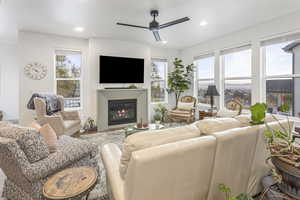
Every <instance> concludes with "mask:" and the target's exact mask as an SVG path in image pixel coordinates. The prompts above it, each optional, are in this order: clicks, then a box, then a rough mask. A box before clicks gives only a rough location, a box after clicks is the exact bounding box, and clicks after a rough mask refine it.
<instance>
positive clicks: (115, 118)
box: [108, 99, 137, 126]
mask: <svg viewBox="0 0 300 200" xmlns="http://www.w3.org/2000/svg"><path fill="white" fill-rule="evenodd" d="M136 122H137V99H122V100H108V125H109V126H111V125H120V124H129V123H136Z"/></svg>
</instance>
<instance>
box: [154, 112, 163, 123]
mask: <svg viewBox="0 0 300 200" xmlns="http://www.w3.org/2000/svg"><path fill="white" fill-rule="evenodd" d="M161 118H162V117H161V114H159V113H155V114H154V116H153V119H154V121H155V124H156V125H159V124H160V123H161Z"/></svg>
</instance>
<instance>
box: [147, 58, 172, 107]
mask: <svg viewBox="0 0 300 200" xmlns="http://www.w3.org/2000/svg"><path fill="white" fill-rule="evenodd" d="M151 66H152V68H151V102H152V103H166V102H167V101H168V95H167V90H166V88H167V69H168V61H167V60H163V59H152V61H151Z"/></svg>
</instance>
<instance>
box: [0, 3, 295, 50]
mask: <svg viewBox="0 0 300 200" xmlns="http://www.w3.org/2000/svg"><path fill="white" fill-rule="evenodd" d="M0 8H1V9H0V11H2V12H1V13H0V17H1V18H0V22H1V21H2V24H9V25H10V26H14V27H18V29H19V30H27V31H35V32H42V33H53V34H58V35H66V36H75V37H83V38H90V37H104V38H112V39H118V40H129V41H137V42H142V43H147V44H150V45H154V46H156V45H157V46H166V47H169V48H178V49H181V48H184V47H188V46H192V45H195V44H198V43H200V42H203V41H205V40H208V39H212V38H216V37H220V36H222V35H225V34H228V33H230V32H234V31H238V30H241V29H244V28H246V27H249V26H253V25H255V24H259V23H262V22H265V21H268V20H271V19H273V18H277V17H280V16H283V15H286V14H289V13H292V12H295V11H297V10H300V1H299V0H2V3H1V5H0ZM153 8H156V9H159V12H160V15H159V17H158V18H157V20H158V21H159V22H160V23H166V22H168V21H172V20H175V19H177V18H182V17H185V16H188V17H190V18H191V19H192V20H191V21H189V22H185V23H183V24H179V25H175V26H173V27H169V28H166V29H163V30H161V31H160V34H161V37H162V38H163V39H164V40H167V41H168V43H167V44H166V45H162V44H161V43H157V42H155V40H154V37H153V35H152V33H151V32H149V31H147V30H143V29H135V28H130V27H121V26H117V25H115V23H116V22H123V23H129V24H137V25H143V26H147V25H148V23H149V22H150V21H151V20H152V18H151V17H150V15H149V11H150V10H151V9H153ZM4 20H5V22H3V21H4ZM202 20H205V21H207V22H208V25H207V26H205V27H201V26H200V25H199V24H200V22H201V21H202ZM8 22H9V23H8ZM15 25H16V26H15ZM76 26H82V27H84V28H85V31H84V32H82V33H78V32H75V31H74V30H73V29H74V27H76ZM0 31H1V30H0Z"/></svg>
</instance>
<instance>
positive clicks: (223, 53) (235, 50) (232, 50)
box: [221, 44, 251, 55]
mask: <svg viewBox="0 0 300 200" xmlns="http://www.w3.org/2000/svg"><path fill="white" fill-rule="evenodd" d="M248 49H251V44H246V45H241V46H238V47H234V48H229V49H224V50H222V51H221V55H225V54H230V53H235V52H239V51H245V50H248Z"/></svg>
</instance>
